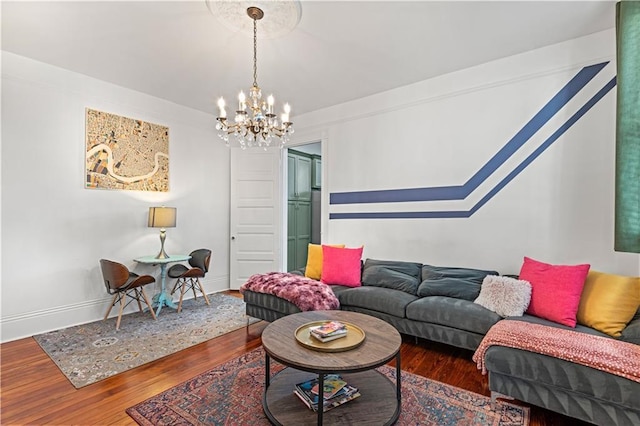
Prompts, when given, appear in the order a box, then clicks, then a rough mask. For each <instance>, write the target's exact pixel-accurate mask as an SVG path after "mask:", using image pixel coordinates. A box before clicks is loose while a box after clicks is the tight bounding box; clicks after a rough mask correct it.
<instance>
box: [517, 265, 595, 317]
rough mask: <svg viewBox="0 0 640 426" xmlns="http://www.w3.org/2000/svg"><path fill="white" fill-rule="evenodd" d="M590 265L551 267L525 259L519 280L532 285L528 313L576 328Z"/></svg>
mask: <svg viewBox="0 0 640 426" xmlns="http://www.w3.org/2000/svg"><path fill="white" fill-rule="evenodd" d="M589 268H590V265H588V264H581V265H551V264H548V263H544V262H540V261H538V260H535V259H531V258H529V257H525V258H524V262H523V263H522V268H521V269H520V279H521V280H525V281H529V282H530V283H531V302H530V303H529V308H528V309H527V313H529V314H531V315H535V316H538V317H540V318H545V319H548V320H551V321H555V322H557V323H559V324H564V325H568V326H569V327H575V326H576V313H577V312H578V304H579V303H580V295H581V294H582V288H583V287H584V282H585V279H586V278H587V273H588V272H589Z"/></svg>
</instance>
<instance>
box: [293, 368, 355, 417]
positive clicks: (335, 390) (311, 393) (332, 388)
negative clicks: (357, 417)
mask: <svg viewBox="0 0 640 426" xmlns="http://www.w3.org/2000/svg"><path fill="white" fill-rule="evenodd" d="M318 385H319V380H318V378H314V379H310V380H307V381H304V382H302V383H298V384H297V385H296V386H295V388H294V390H293V393H295V394H296V396H298V398H300V399H301V400H302V402H304V403H305V405H306V406H307V407H309V408H310V409H312V410H313V411H318V400H319V398H318V387H319V386H318ZM323 393H324V410H323V411H328V410H330V409H331V408H334V407H337V406H339V405H342V404H344V403H345V402H348V401H351V400H352V399H355V398H357V397H359V396H360V393H359V392H358V389H357V388H355V387H353V386H349V385H348V384H347V382H346V381H344V380H343V379H342V377H341V376H340V375H338V374H328V375H327V376H326V377H325V379H324V392H323Z"/></svg>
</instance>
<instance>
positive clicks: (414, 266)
mask: <svg viewBox="0 0 640 426" xmlns="http://www.w3.org/2000/svg"><path fill="white" fill-rule="evenodd" d="M421 273H422V264H421V263H413V262H401V261H396V260H375V259H367V260H366V261H365V262H364V268H363V270H362V285H363V286H375V287H384V288H390V289H393V290H400V291H404V292H405V293H409V294H413V295H415V294H416V290H417V289H418V284H420V275H421Z"/></svg>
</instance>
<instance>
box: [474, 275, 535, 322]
mask: <svg viewBox="0 0 640 426" xmlns="http://www.w3.org/2000/svg"><path fill="white" fill-rule="evenodd" d="M530 300H531V284H529V282H528V281H523V280H516V279H514V278H511V277H500V276H496V275H487V276H486V277H485V278H484V280H483V281H482V288H481V289H480V296H478V298H477V299H476V300H474V303H477V304H478V305H480V306H484V307H485V308H487V309H489V310H491V311H493V312H495V313H496V314H498V315H500V316H502V317H511V316H522V314H523V313H524V311H526V310H527V306H529V301H530Z"/></svg>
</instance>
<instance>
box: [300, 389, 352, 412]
mask: <svg viewBox="0 0 640 426" xmlns="http://www.w3.org/2000/svg"><path fill="white" fill-rule="evenodd" d="M293 393H294V394H296V396H297V397H298V398H300V400H301V401H302V402H304V404H305V405H306V406H307V407H309V408H310V409H312V410H313V411H318V403H317V401H318V396H317V395H314V401H316V403H312V402H311V401H310V400H309V398H308V395H306V394H305V393H303V392H301V391H300V390H298V389H297V388H296V389H295V390H294V391H293ZM359 396H360V392H359V391H358V389H357V388H354V387H353V386H349V385H346V386H345V387H343V388H342V389H341V390H340V391H339V392H338V393H336V394H335V395H334V396H333V397H332V398H329V399H325V400H324V409H323V412H327V411H329V410H331V409H332V408H335V407H338V406H340V405H342V404H345V403H347V402H349V401H351V400H353V399H356V398H357V397H359Z"/></svg>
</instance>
